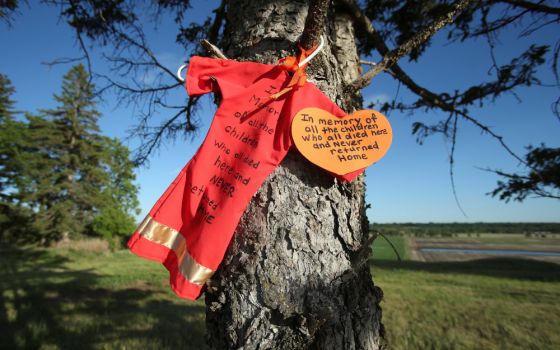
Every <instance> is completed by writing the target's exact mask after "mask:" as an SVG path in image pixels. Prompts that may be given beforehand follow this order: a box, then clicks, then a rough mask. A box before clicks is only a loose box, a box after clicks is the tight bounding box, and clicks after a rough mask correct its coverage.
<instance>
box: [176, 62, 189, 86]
mask: <svg viewBox="0 0 560 350" xmlns="http://www.w3.org/2000/svg"><path fill="white" fill-rule="evenodd" d="M187 66H188V65H187V64H186V63H184V64H182V65H181V67H179V69H178V70H177V79H179V80H180V81H182V82H183V83H184V82H185V79H183V77H182V76H181V73H182V72H183V69H185V68H187Z"/></svg>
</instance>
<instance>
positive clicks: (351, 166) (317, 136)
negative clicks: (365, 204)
mask: <svg viewBox="0 0 560 350" xmlns="http://www.w3.org/2000/svg"><path fill="white" fill-rule="evenodd" d="M292 138H293V139H294V142H295V144H296V147H297V148H298V150H299V151H300V152H301V154H303V155H304V157H305V158H307V159H308V160H309V161H311V162H312V163H315V164H316V165H318V166H320V167H321V168H323V169H325V170H328V171H330V172H332V173H335V174H337V175H345V174H348V173H351V172H353V171H356V170H359V169H362V168H365V167H367V166H369V165H371V164H373V163H375V162H376V161H378V160H379V159H381V157H383V156H384V155H385V153H387V150H389V147H390V146H391V141H392V139H393V132H392V129H391V125H390V124H389V121H388V120H387V118H386V117H385V116H384V115H383V114H381V113H379V112H377V111H372V110H361V111H356V112H354V113H352V114H349V115H347V116H344V117H342V118H339V117H337V116H334V115H332V114H331V113H329V112H327V111H325V110H322V109H319V108H305V109H302V110H301V111H299V112H298V113H297V114H296V115H295V117H294V119H293V121H292Z"/></svg>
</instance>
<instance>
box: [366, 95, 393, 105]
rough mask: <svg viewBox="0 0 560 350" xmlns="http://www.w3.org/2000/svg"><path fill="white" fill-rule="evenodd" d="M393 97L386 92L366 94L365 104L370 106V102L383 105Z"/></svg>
mask: <svg viewBox="0 0 560 350" xmlns="http://www.w3.org/2000/svg"><path fill="white" fill-rule="evenodd" d="M392 99H393V98H392V97H391V96H389V95H388V94H385V93H376V94H371V95H369V96H364V106H368V105H369V104H370V103H374V104H376V105H382V104H384V103H385V102H390V101H391V100H392Z"/></svg>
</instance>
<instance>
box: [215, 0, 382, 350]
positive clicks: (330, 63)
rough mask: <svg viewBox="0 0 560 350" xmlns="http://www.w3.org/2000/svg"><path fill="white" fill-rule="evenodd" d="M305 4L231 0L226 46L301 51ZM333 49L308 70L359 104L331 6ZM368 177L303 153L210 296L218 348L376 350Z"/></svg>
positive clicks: (254, 55)
mask: <svg viewBox="0 0 560 350" xmlns="http://www.w3.org/2000/svg"><path fill="white" fill-rule="evenodd" d="M307 9H308V7H307V2H306V1H304V0H299V1H293V0H292V1H286V0H277V1H272V0H260V1H255V0H233V1H230V2H229V4H228V7H227V23H226V26H225V29H224V30H225V32H224V41H223V42H222V43H221V45H220V46H221V47H223V48H224V49H225V54H226V55H227V56H228V57H230V58H234V59H237V60H250V61H260V62H265V63H274V62H276V61H277V60H278V58H280V57H282V56H285V55H287V54H293V49H294V48H295V44H296V43H297V42H298V40H299V39H300V36H301V34H302V31H303V28H304V23H305V20H306V16H307ZM323 36H324V38H325V39H326V44H325V48H324V49H323V51H322V52H321V53H320V54H319V55H318V56H317V57H316V58H315V59H314V60H313V61H312V64H310V66H309V67H308V69H307V73H308V76H309V78H310V81H312V82H313V83H315V84H316V85H317V86H318V87H319V88H320V89H321V90H322V91H323V92H324V93H325V94H326V95H327V96H329V97H330V98H331V99H332V100H333V101H335V102H336V103H337V104H338V105H339V106H340V107H341V108H343V109H344V110H346V111H347V112H351V111H353V110H355V109H359V108H360V107H361V98H360V97H359V96H358V97H356V96H355V97H353V98H348V96H344V93H343V86H344V85H347V84H349V83H350V82H352V81H354V80H355V79H356V78H358V76H359V63H358V62H359V58H358V54H357V51H356V45H355V41H354V32H353V28H352V25H351V22H350V19H349V18H348V17H346V16H345V15H344V14H338V13H335V12H334V10H333V8H330V9H329V13H328V16H327V20H326V23H325V28H324V31H323ZM364 189H365V184H364V179H363V176H360V177H359V178H358V179H357V180H355V181H353V182H352V183H349V184H344V183H340V182H338V181H337V180H336V179H335V178H334V177H332V176H330V175H328V174H326V173H325V172H324V171H322V170H321V169H319V168H318V167H316V166H314V165H312V164H311V163H309V162H308V161H307V160H305V159H304V158H303V157H301V156H300V155H299V154H297V153H296V152H291V153H289V154H288V156H287V158H286V159H285V160H284V161H283V163H282V164H281V166H279V167H278V168H277V169H276V171H275V172H274V173H273V174H272V175H271V176H270V177H269V178H268V179H267V181H266V182H265V183H264V184H263V186H262V187H261V189H260V190H259V191H258V193H257V194H256V195H255V196H254V197H253V200H252V202H251V204H250V205H249V207H248V208H247V209H246V211H245V214H244V216H243V218H242V219H241V221H240V224H239V226H238V228H237V231H236V233H235V235H234V239H233V241H232V243H231V245H230V247H229V250H228V252H227V254H226V258H225V259H224V261H223V263H222V265H221V267H220V269H219V270H218V272H217V273H216V274H215V275H214V277H213V278H212V281H211V283H210V285H209V288H208V290H207V293H206V323H207V332H208V334H207V337H208V339H207V340H208V343H209V345H210V346H211V347H213V348H219V349H225V348H243V349H302V348H316V349H337V350H338V349H378V348H379V347H381V343H382V332H383V328H382V324H381V309H380V307H379V302H380V300H381V290H380V289H379V288H377V287H375V286H374V284H373V281H372V277H371V275H370V270H369V265H368V262H367V259H368V256H369V251H370V248H369V247H370V244H371V240H370V239H369V237H368V223H367V219H366V216H365V204H364Z"/></svg>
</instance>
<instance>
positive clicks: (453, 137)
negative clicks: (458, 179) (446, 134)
mask: <svg viewBox="0 0 560 350" xmlns="http://www.w3.org/2000/svg"><path fill="white" fill-rule="evenodd" d="M452 116H453V131H452V134H451V151H450V152H449V177H450V179H451V189H452V190H453V197H454V198H455V203H456V204H457V207H458V208H459V210H460V211H461V213H463V216H465V218H468V216H467V214H466V213H465V211H464V210H463V207H462V206H461V203H460V202H459V197H458V196H457V187H456V186H455V174H454V172H453V171H454V165H455V145H456V144H457V121H458V119H459V118H458V117H457V115H456V114H453V115H452Z"/></svg>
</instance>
